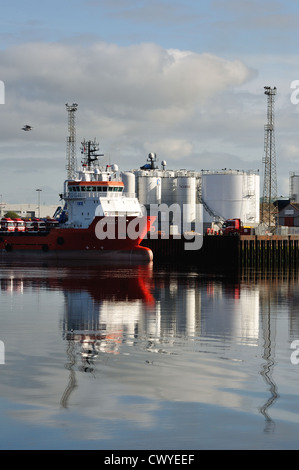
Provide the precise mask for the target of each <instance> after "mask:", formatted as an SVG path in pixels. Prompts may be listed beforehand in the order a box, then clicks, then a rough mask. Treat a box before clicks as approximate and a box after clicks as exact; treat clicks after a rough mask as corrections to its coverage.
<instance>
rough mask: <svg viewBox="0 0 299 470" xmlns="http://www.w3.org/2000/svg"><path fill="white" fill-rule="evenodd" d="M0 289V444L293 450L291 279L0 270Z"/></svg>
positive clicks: (164, 270) (298, 314)
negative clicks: (2, 349)
mask: <svg viewBox="0 0 299 470" xmlns="http://www.w3.org/2000/svg"><path fill="white" fill-rule="evenodd" d="M0 286H1V290H0V295H1V297H0V299H1V304H0V305H1V311H0V340H1V342H2V345H4V347H5V352H4V356H5V357H4V360H3V361H2V362H4V363H3V364H0V420H1V427H0V448H1V449H87V450H88V449H100V450H109V449H118V450H121V449H135V450H138V449H145V450H152V449H172V450H176V449H177V450H200V449H207V450H208V449H297V448H298V447H299V445H298V441H299V437H298V435H299V432H298V431H299V399H298V395H299V364H298V365H297V364H296V361H291V355H292V353H293V357H294V358H295V359H296V351H294V350H292V349H291V343H292V342H293V341H294V340H299V302H298V301H299V276H297V274H296V273H284V274H280V275H278V274H272V275H270V274H269V275H263V274H260V273H254V272H252V273H247V274H246V275H245V274H241V275H236V276H233V277H232V276H229V277H228V276H226V275H221V274H219V275H215V274H207V273H200V272H198V271H197V270H196V269H195V268H194V269H192V268H183V267H181V268H178V267H176V268H174V267H166V266H164V267H163V266H160V267H157V266H152V265H150V266H136V265H135V266H134V265H133V266H115V265H110V266H101V267H96V266H84V265H60V266H58V265H55V264H52V265H51V264H45V265H42V264H41V265H40V266H34V265H30V264H22V265H21V264H9V263H4V262H1V263H0ZM298 356H299V354H298Z"/></svg>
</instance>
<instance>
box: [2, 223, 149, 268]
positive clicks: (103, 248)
mask: <svg viewBox="0 0 299 470" xmlns="http://www.w3.org/2000/svg"><path fill="white" fill-rule="evenodd" d="M153 221H154V218H153V217H146V216H145V217H141V218H138V219H137V218H136V217H127V218H126V219H125V221H124V219H123V218H118V217H110V218H109V217H106V218H103V217H95V219H94V220H93V222H92V223H91V225H90V226H89V227H88V228H86V229H84V228H65V227H61V228H60V227H57V228H56V227H55V228H51V229H49V230H45V231H38V232H23V233H18V232H0V250H1V252H2V254H3V255H6V256H8V255H9V256H12V257H28V256H29V257H30V258H32V257H45V258H47V259H59V260H61V259H89V260H95V261H97V260H115V261H120V260H122V259H126V260H127V259H129V260H136V261H151V260H152V259H153V254H152V252H151V250H150V249H148V248H146V247H142V246H140V243H141V241H142V240H143V238H144V237H145V235H146V233H147V232H148V231H149V230H150V227H151V225H152V223H153Z"/></svg>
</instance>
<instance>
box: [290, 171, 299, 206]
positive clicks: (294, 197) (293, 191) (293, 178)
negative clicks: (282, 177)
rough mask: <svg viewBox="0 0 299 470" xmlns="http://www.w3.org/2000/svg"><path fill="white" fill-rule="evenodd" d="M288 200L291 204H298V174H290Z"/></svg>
mask: <svg viewBox="0 0 299 470" xmlns="http://www.w3.org/2000/svg"><path fill="white" fill-rule="evenodd" d="M290 199H291V201H292V202H299V174H298V173H291V174H290Z"/></svg>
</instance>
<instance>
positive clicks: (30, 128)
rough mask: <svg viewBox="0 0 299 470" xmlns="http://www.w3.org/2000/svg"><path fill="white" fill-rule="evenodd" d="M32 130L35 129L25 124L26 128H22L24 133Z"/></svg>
mask: <svg viewBox="0 0 299 470" xmlns="http://www.w3.org/2000/svg"><path fill="white" fill-rule="evenodd" d="M32 129H33V127H32V126H28V124H25V126H24V127H22V130H23V131H31V130H32Z"/></svg>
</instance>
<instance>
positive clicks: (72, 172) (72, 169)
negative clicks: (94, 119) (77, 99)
mask: <svg viewBox="0 0 299 470" xmlns="http://www.w3.org/2000/svg"><path fill="white" fill-rule="evenodd" d="M65 106H66V109H67V112H68V132H69V134H68V136H67V139H66V170H67V178H68V179H69V180H71V179H74V178H75V177H76V169H77V163H76V126H75V112H76V111H77V108H78V105H77V103H73V104H72V105H69V104H66V105H65Z"/></svg>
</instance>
